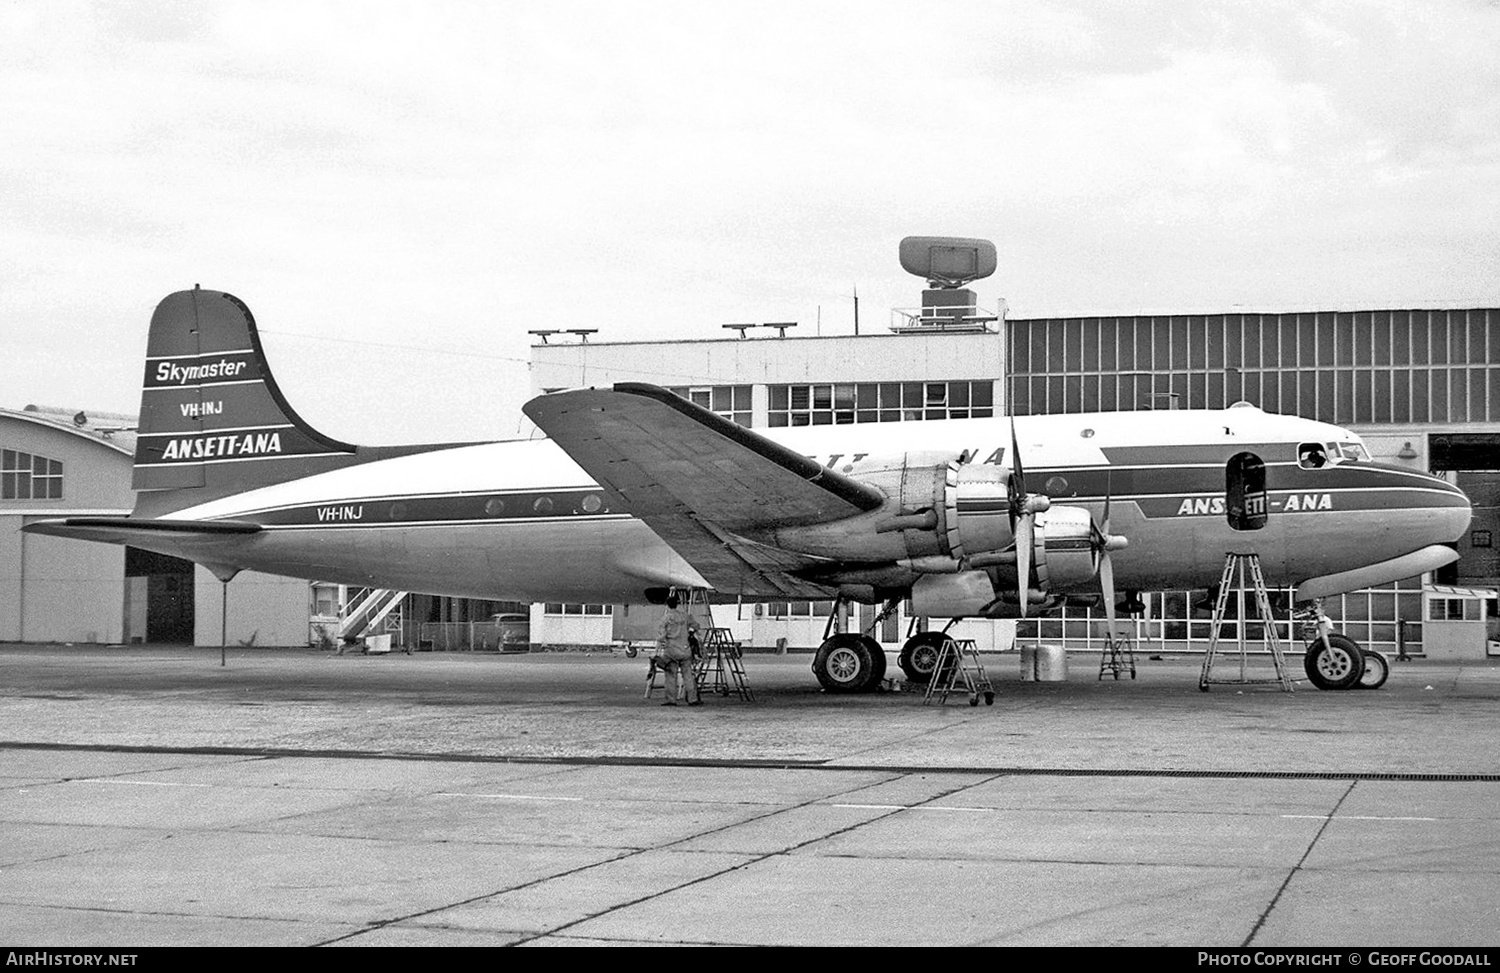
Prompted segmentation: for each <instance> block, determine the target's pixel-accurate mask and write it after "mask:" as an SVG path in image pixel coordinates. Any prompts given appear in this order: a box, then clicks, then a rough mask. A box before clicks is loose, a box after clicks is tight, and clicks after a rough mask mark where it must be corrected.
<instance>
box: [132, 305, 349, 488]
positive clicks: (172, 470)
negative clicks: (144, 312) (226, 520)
mask: <svg viewBox="0 0 1500 973" xmlns="http://www.w3.org/2000/svg"><path fill="white" fill-rule="evenodd" d="M139 429H140V435H139V438H138V440H137V445H136V452H135V478H134V482H133V485H134V487H135V489H136V490H138V491H145V492H144V493H143V495H142V496H141V497H140V498H139V502H138V504H137V508H138V510H139V508H140V507H142V506H146V507H154V508H161V509H166V508H170V507H181V506H185V505H187V504H188V503H194V502H201V501H202V500H206V499H209V498H212V497H217V496H223V495H225V494H228V493H233V492H238V491H240V490H246V489H250V488H252V487H256V486H262V485H265V484H268V483H277V482H280V481H283V480H290V479H295V478H297V477H301V476H307V475H309V474H312V473H321V472H323V471H325V470H330V469H335V468H337V467H340V466H347V465H349V464H351V463H355V462H358V461H359V460H357V459H356V456H355V454H356V450H357V447H355V446H352V445H349V444H348V443H341V442H339V441H337V440H334V439H330V438H329V437H327V436H325V435H323V434H322V433H320V432H318V431H317V430H315V429H313V428H312V427H311V426H309V425H308V424H307V423H306V422H304V421H303V420H302V419H301V417H299V416H298V415H297V413H296V412H295V411H293V409H292V407H291V406H290V405H289V404H288V403H287V401H286V399H285V398H284V397H283V396H282V394H281V391H280V389H278V388H277V387H276V380H275V379H274V378H273V377H272V376H271V370H270V368H268V367H267V365H266V358H265V354H264V352H263V351H262V349H261V344H260V336H259V334H258V333H257V332H256V328H255V319H254V317H252V316H251V314H250V309H249V308H248V307H246V306H245V304H244V303H243V302H242V301H240V300H239V299H238V298H236V297H233V296H231V295H229V294H225V293H223V292H222V291H208V290H201V289H198V288H194V289H193V290H190V291H178V292H177V293H175V294H172V295H170V296H168V297H167V298H166V299H165V300H163V301H162V302H161V303H160V304H159V305H157V307H156V313H155V314H154V315H152V317H151V336H150V339H149V340H148V341H147V345H146V376H145V382H144V385H143V388H142V390H141V418H140V427H139ZM162 491H185V492H184V493H183V494H182V495H181V496H180V497H179V495H177V494H175V493H174V494H170V495H168V494H165V493H163V492H162ZM169 496H170V500H169V499H168V497H169Z"/></svg>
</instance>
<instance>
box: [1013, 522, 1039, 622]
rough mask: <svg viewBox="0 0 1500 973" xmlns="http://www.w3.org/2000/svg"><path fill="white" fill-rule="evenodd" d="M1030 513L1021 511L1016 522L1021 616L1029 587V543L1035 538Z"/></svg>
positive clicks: (1023, 614)
mask: <svg viewBox="0 0 1500 973" xmlns="http://www.w3.org/2000/svg"><path fill="white" fill-rule="evenodd" d="M1034 519H1035V518H1033V516H1032V515H1031V514H1030V513H1023V514H1022V515H1021V518H1020V520H1019V521H1017V522H1016V589H1017V590H1016V594H1017V595H1019V596H1020V599H1021V617H1022V618H1025V617H1026V608H1027V598H1026V592H1027V591H1028V590H1029V589H1030V587H1031V545H1032V543H1033V542H1034V539H1035V534H1034V531H1035V524H1034V523H1033V520H1034Z"/></svg>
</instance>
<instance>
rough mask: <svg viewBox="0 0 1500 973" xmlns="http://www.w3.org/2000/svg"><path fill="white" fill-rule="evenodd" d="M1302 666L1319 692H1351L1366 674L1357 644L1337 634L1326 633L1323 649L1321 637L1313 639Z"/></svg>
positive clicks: (1362, 653)
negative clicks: (1339, 690) (1340, 690)
mask: <svg viewBox="0 0 1500 973" xmlns="http://www.w3.org/2000/svg"><path fill="white" fill-rule="evenodd" d="M1302 664H1303V668H1304V669H1306V670H1307V678H1308V679H1309V680H1311V681H1312V684H1313V685H1314V686H1317V687H1318V688H1319V689H1352V688H1354V687H1355V686H1357V685H1359V680H1360V677H1361V676H1363V675H1364V672H1365V656H1364V652H1363V650H1361V649H1360V647H1359V643H1358V642H1356V641H1354V640H1353V639H1351V638H1350V637H1349V636H1347V635H1344V634H1342V633H1339V632H1332V633H1330V634H1329V636H1328V644H1327V645H1326V646H1325V645H1324V644H1323V640H1322V639H1321V638H1318V639H1313V641H1312V644H1311V645H1309V646H1308V647H1307V656H1306V657H1305V658H1304V659H1303V661H1302Z"/></svg>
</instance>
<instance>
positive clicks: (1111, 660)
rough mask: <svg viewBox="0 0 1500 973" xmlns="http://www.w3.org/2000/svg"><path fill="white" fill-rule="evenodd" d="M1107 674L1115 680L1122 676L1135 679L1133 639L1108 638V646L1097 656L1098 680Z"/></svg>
mask: <svg viewBox="0 0 1500 973" xmlns="http://www.w3.org/2000/svg"><path fill="white" fill-rule="evenodd" d="M1106 673H1108V674H1110V675H1112V676H1114V677H1115V679H1116V680H1118V679H1119V678H1120V676H1121V675H1122V674H1128V675H1129V676H1130V678H1131V679H1134V678H1135V639H1127V638H1118V639H1117V638H1115V637H1114V636H1113V635H1111V636H1110V637H1109V644H1108V645H1107V646H1106V647H1105V649H1104V651H1103V652H1102V653H1100V654H1099V680H1100V681H1101V682H1102V681H1103V680H1104V676H1105V674H1106Z"/></svg>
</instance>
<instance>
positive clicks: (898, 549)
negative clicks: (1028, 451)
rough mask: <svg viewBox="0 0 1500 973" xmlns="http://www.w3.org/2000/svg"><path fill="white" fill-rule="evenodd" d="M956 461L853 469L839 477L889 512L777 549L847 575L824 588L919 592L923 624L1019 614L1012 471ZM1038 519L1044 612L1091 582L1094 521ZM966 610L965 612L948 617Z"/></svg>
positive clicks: (895, 459) (810, 529)
mask: <svg viewBox="0 0 1500 973" xmlns="http://www.w3.org/2000/svg"><path fill="white" fill-rule="evenodd" d="M959 459H960V457H959V456H958V455H957V454H953V453H900V454H896V455H892V456H880V457H873V458H870V459H866V460H864V461H862V462H860V463H858V464H855V465H852V466H850V467H846V468H844V469H843V470H841V472H844V473H845V474H847V475H848V476H851V477H854V478H856V479H858V480H860V481H861V482H864V483H868V484H870V485H872V486H874V487H876V488H878V489H879V490H880V491H881V492H882V493H884V494H885V496H886V502H885V504H884V505H883V506H881V507H880V508H879V509H877V510H872V511H870V512H868V513H863V514H859V515H857V516H854V517H848V518H846V519H844V520H839V521H834V522H833V523H827V524H813V525H810V526H802V527H783V528H779V529H777V530H776V531H774V532H773V534H772V537H771V538H770V540H771V542H772V543H774V544H776V545H777V546H779V547H782V548H785V549H787V550H791V551H798V552H800V553H803V554H812V555H816V556H818V557H825V558H829V559H831V560H834V561H837V562H839V563H840V564H842V565H844V566H845V569H844V570H842V571H836V572H831V573H830V574H829V576H828V577H827V578H824V579H821V580H824V581H825V582H826V583H832V584H858V585H869V586H872V587H874V588H882V589H887V590H888V589H892V588H896V589H899V588H903V587H906V586H907V585H911V586H912V592H913V598H916V597H917V593H918V590H919V589H920V590H921V591H922V592H924V594H923V598H924V602H925V603H927V604H928V610H922V609H917V612H918V614H931V615H938V616H952V615H979V614H989V615H996V614H997V613H999V615H1001V616H1009V615H1011V614H1015V613H1017V612H1018V611H1019V607H1020V606H1019V605H1018V603H1017V601H1016V597H1017V596H1016V590H1017V587H1018V585H1017V580H1016V558H1015V555H1014V552H1013V550H1012V548H1013V546H1014V543H1015V535H1014V534H1013V533H1012V532H1011V525H1010V495H1009V483H1008V474H1009V471H1008V470H1006V469H1003V468H1002V467H998V466H993V465H989V464H984V463H968V464H961V463H960V462H959ZM1037 499H1038V500H1039V501H1040V500H1042V498H1037ZM1032 509H1035V510H1038V512H1037V513H1036V514H1035V517H1036V531H1035V534H1034V546H1033V550H1032V556H1031V563H1032V566H1033V571H1034V576H1033V578H1032V579H1028V580H1029V581H1030V584H1028V586H1027V587H1028V588H1029V589H1031V590H1032V592H1033V595H1034V598H1033V600H1034V601H1036V602H1037V603H1041V602H1043V601H1045V600H1046V599H1047V597H1049V596H1050V595H1052V594H1053V593H1056V592H1062V591H1068V590H1070V589H1073V588H1076V587H1078V586H1080V585H1082V584H1086V583H1087V582H1088V581H1090V579H1092V578H1093V576H1094V571H1095V568H1096V565H1095V561H1094V551H1093V543H1092V530H1091V525H1092V520H1091V518H1090V516H1089V513H1088V511H1087V510H1084V509H1082V508H1079V507H1066V506H1057V507H1052V508H1050V509H1047V508H1046V506H1045V504H1044V503H1041V504H1036V505H1033V506H1032ZM939 578H941V579H943V580H937V579H939ZM1007 605H1008V607H1007ZM959 607H962V608H963V609H964V610H963V611H949V610H947V609H954V608H959ZM939 608H941V609H944V610H938V609H939Z"/></svg>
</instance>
